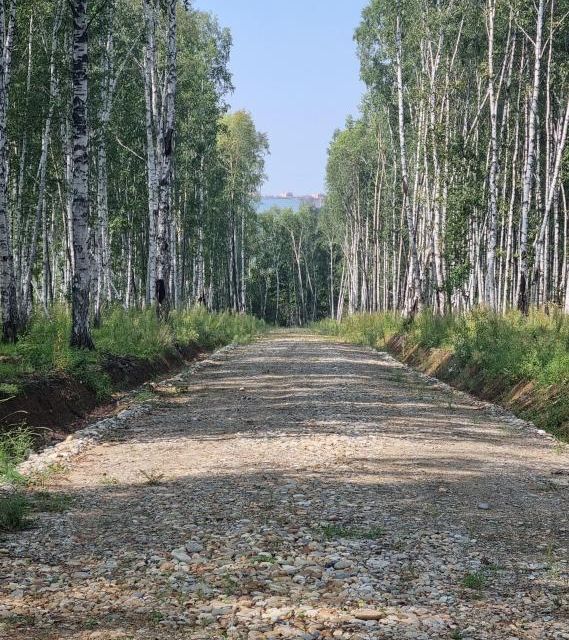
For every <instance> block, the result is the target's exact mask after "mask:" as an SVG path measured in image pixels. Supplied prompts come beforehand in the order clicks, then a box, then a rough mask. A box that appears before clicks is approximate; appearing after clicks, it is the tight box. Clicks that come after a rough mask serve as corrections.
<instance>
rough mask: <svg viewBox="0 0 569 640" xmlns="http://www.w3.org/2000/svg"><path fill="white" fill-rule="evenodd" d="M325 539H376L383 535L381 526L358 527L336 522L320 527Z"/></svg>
mask: <svg viewBox="0 0 569 640" xmlns="http://www.w3.org/2000/svg"><path fill="white" fill-rule="evenodd" d="M320 531H321V533H322V535H323V536H324V538H325V539H326V540H337V539H338V538H345V539H347V540H377V539H378V538H381V537H382V536H383V535H385V531H384V530H383V528H382V527H370V528H368V529H363V528H359V527H343V526H341V525H336V524H327V525H324V526H323V527H321V528H320Z"/></svg>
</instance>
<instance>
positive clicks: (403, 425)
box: [0, 331, 569, 640]
mask: <svg viewBox="0 0 569 640" xmlns="http://www.w3.org/2000/svg"><path fill="white" fill-rule="evenodd" d="M138 401H139V402H145V403H147V404H148V405H149V410H147V411H146V412H141V413H139V414H136V415H134V416H133V417H132V419H130V420H129V421H128V424H127V425H126V428H121V429H117V430H116V431H111V432H110V433H109V434H107V436H106V438H105V440H104V441H102V442H99V443H95V444H94V445H93V446H91V447H90V448H88V449H86V450H83V451H82V452H81V453H80V454H79V455H77V456H75V457H73V458H71V459H70V460H69V461H67V463H66V464H65V467H62V466H61V465H59V466H58V468H56V469H53V470H52V473H51V474H44V476H43V480H42V482H43V483H44V484H45V485H46V487H45V488H46V489H49V491H51V492H52V493H53V495H55V496H59V495H60V494H61V495H60V500H59V504H60V506H61V509H63V510H62V512H60V513H58V512H57V509H55V512H46V513H41V514H39V515H37V516H36V521H35V524H34V527H33V528H30V529H29V530H26V531H23V532H20V533H18V534H12V535H7V536H4V537H3V538H2V539H0V638H2V639H3V640H4V639H6V640H8V639H9V640H24V639H25V640H36V639H37V640H48V639H49V640H55V639H66V640H67V639H73V640H79V639H81V640H86V639H93V640H95V639H97V640H110V639H121V640H127V639H137V640H138V639H142V640H178V639H182V638H183V639H196V640H197V639H198V638H199V639H203V640H206V639H214V638H219V639H221V638H230V639H243V640H269V639H278V638H299V639H301V638H302V639H305V640H317V639H319V638H345V639H347V640H348V639H351V640H365V639H381V638H389V639H392V640H400V639H406V638H408V639H413V640H421V639H424V640H427V639H437V640H438V639H445V638H454V639H458V638H462V639H463V640H467V639H470V640H483V639H488V640H501V639H509V640H514V639H516V638H517V639H519V640H522V639H524V640H526V639H536V640H542V639H545V638H554V639H561V638H567V639H569V555H568V549H569V522H568V518H569V509H568V506H569V450H567V449H565V448H564V447H563V446H562V445H560V444H556V443H555V442H554V441H553V440H552V439H550V438H548V437H545V436H543V435H540V434H538V433H536V431H535V430H533V429H531V428H524V427H523V426H522V425H520V422H519V421H517V420H515V419H514V418H512V417H510V416H508V415H507V414H506V413H504V412H501V411H498V410H496V409H494V408H492V407H490V406H488V405H486V404H484V403H481V402H478V401H477V400H475V399H472V398H470V397H469V396H466V395H465V394H462V393H460V392H457V391H453V390H451V389H449V388H448V387H446V386H445V385H442V384H440V383H437V382H435V381H432V380H430V379H428V378H426V377H424V376H422V375H420V374H418V373H416V372H415V371H413V370H411V369H409V368H407V367H405V366H403V365H401V364H399V363H398V362H396V361H395V360H394V359H392V358H391V357H390V356H388V355H386V354H383V353H376V352H373V351H371V350H370V349H367V348H363V347H354V346H349V345H345V344H339V343H337V342H334V341H332V340H328V339H325V338H321V337H318V336H314V335H311V334H309V333H306V332H300V331H298V332H276V333H274V334H270V335H269V336H267V337H264V338H262V339H260V340H259V341H257V342H255V343H254V344H251V345H247V346H240V347H237V348H235V349H232V350H229V351H226V352H224V353H222V354H221V355H220V356H219V357H217V358H212V359H211V360H210V361H209V362H206V363H204V364H203V366H200V367H199V368H198V369H197V370H193V369H191V370H188V372H186V373H185V374H184V373H182V374H181V375H179V376H177V377H176V378H174V379H172V380H170V381H166V382H164V383H161V384H158V385H155V386H154V387H152V395H151V396H150V394H148V393H146V392H145V393H144V394H139V398H138ZM135 413H136V412H135ZM52 499H53V497H52ZM62 505H63V506H62Z"/></svg>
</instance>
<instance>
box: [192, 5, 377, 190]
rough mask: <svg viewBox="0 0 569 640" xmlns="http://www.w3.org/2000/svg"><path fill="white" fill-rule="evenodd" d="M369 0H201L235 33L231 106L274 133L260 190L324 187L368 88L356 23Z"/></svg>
mask: <svg viewBox="0 0 569 640" xmlns="http://www.w3.org/2000/svg"><path fill="white" fill-rule="evenodd" d="M366 4H367V3H366V0H349V1H346V0H328V1H326V0H311V1H310V2H306V0H303V1H301V0H289V1H288V2H284V1H282V0H271V1H270V2H268V1H267V0H231V1H230V2H228V0H195V1H194V6H195V8H196V9H199V10H201V11H210V12H211V13H213V14H215V15H217V17H218V18H219V22H220V24H221V26H224V27H229V29H230V30H231V33H232V35H233V48H232V55H231V71H232V73H233V82H234V85H235V92H234V93H233V94H232V95H231V96H229V102H230V103H231V109H232V110H238V109H247V110H248V111H250V112H251V114H252V115H253V119H254V121H255V125H256V126H257V128H258V129H259V130H260V131H263V132H265V133H267V134H268V136H269V143H270V147H271V154H270V155H269V156H268V157H267V161H266V173H267V181H266V182H265V184H264V185H263V187H262V189H261V191H262V192H263V193H265V194H280V193H284V192H287V191H291V192H293V193H295V194H298V195H304V194H312V193H319V192H323V191H325V180H324V177H325V168H326V153H327V148H328V144H329V142H330V139H331V137H332V134H333V133H334V130H335V129H337V128H340V127H343V126H344V123H345V120H346V117H347V116H348V115H350V114H355V113H357V110H358V105H359V102H360V99H361V95H362V92H363V85H362V83H361V82H360V80H359V63H358V60H357V57H356V45H355V43H354V41H353V34H354V30H355V28H356V27H357V25H358V24H359V20H360V16H361V12H362V9H363V7H364V6H365V5H366Z"/></svg>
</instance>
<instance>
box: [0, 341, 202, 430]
mask: <svg viewBox="0 0 569 640" xmlns="http://www.w3.org/2000/svg"><path fill="white" fill-rule="evenodd" d="M202 352H203V349H200V348H199V347H198V346H196V345H187V346H183V347H178V348H177V349H176V350H173V351H172V352H170V353H167V354H164V355H163V356H162V357H159V358H156V359H153V360H145V359H143V358H133V357H118V356H108V357H107V358H106V360H105V362H104V363H103V369H104V371H105V373H106V374H107V375H108V376H109V377H110V379H111V382H112V386H113V389H114V391H115V392H122V391H128V390H130V389H133V388H134V387H137V386H138V385H140V384H142V383H143V382H146V381H148V380H153V379H155V378H156V377H158V376H160V375H163V374H164V373H165V372H168V371H176V370H179V369H180V368H182V367H184V366H185V365H187V364H188V363H189V362H191V361H192V360H194V359H195V358H197V357H198V356H199V354H200V353H202ZM116 401H117V397H115V398H114V399H113V401H112V402H111V403H109V400H108V399H107V400H104V401H101V400H100V399H99V398H97V395H96V394H95V392H94V391H93V389H91V388H90V387H89V386H87V385H86V384H84V383H83V382H82V381H81V380H77V379H76V378H73V377H71V376H69V375H63V374H56V375H53V376H42V377H40V376H36V377H31V378H29V379H28V380H26V381H25V382H24V383H23V384H22V391H21V393H19V394H18V395H17V396H15V397H13V398H10V399H8V400H7V401H4V402H0V430H2V429H6V428H10V426H11V425H14V424H18V423H20V422H22V421H25V423H26V424H27V425H28V426H29V427H30V428H31V430H32V431H33V432H34V433H36V434H37V435H38V439H39V442H42V443H45V442H53V441H58V440H60V439H61V438H62V437H65V436H66V435H67V434H69V433H73V432H74V431H76V430H77V429H79V428H81V426H83V425H84V424H85V420H86V419H90V418H92V417H97V416H100V415H105V414H107V413H109V412H112V411H113V407H114V406H115V404H116ZM95 410H96V411H95Z"/></svg>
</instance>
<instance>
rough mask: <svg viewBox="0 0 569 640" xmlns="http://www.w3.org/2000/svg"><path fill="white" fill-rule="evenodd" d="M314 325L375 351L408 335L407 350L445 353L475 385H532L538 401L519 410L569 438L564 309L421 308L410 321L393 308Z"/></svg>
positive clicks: (568, 327)
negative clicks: (457, 311) (448, 311)
mask: <svg viewBox="0 0 569 640" xmlns="http://www.w3.org/2000/svg"><path fill="white" fill-rule="evenodd" d="M315 329H316V330H317V331H319V332H321V333H324V334H327V335H334V336H337V337H340V338H342V339H344V340H346V341H348V342H352V343H354V344H363V345H369V346H371V347H374V348H377V349H384V348H387V347H388V346H389V342H390V340H391V339H393V338H395V337H396V336H403V337H404V338H405V350H406V351H407V352H409V351H410V350H411V349H414V348H420V349H424V350H429V349H442V350H445V351H446V352H448V353H449V354H450V355H451V356H452V361H453V367H454V368H455V369H459V370H468V371H472V372H473V375H472V385H473V388H471V390H476V389H475V388H474V385H475V384H480V383H482V384H483V386H485V387H491V386H492V385H494V386H495V387H496V388H497V389H501V390H502V392H504V391H505V392H507V391H511V390H512V389H514V388H515V387H516V385H519V384H520V383H529V384H530V385H532V386H533V388H534V394H535V396H536V398H537V400H538V402H537V405H534V406H532V405H531V403H530V405H528V406H526V407H524V408H523V410H520V412H521V413H522V415H524V417H527V418H530V419H532V420H534V421H535V422H536V424H537V425H538V426H540V427H542V428H545V429H548V430H549V431H551V432H552V433H554V434H555V435H557V436H559V437H561V438H562V439H569V317H567V316H566V315H564V314H562V313H561V312H552V313H549V314H546V313H543V312H541V311H537V310H532V312H531V313H530V315H529V316H528V317H526V316H523V315H521V314H520V313H518V312H515V311H511V312H509V313H507V314H506V315H499V314H495V313H492V312H490V311H488V310H487V309H482V308H480V309H476V310H474V311H472V312H470V313H467V314H461V315H445V316H437V315H435V314H433V313H431V312H424V313H422V314H419V315H418V316H416V317H415V318H414V320H412V321H408V320H405V319H404V318H403V317H402V316H401V315H398V314H394V313H380V314H358V315H354V316H351V317H348V318H346V319H345V320H343V321H342V322H340V323H337V322H334V321H331V320H325V321H322V322H320V323H318V324H316V325H315ZM467 386H468V385H467Z"/></svg>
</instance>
